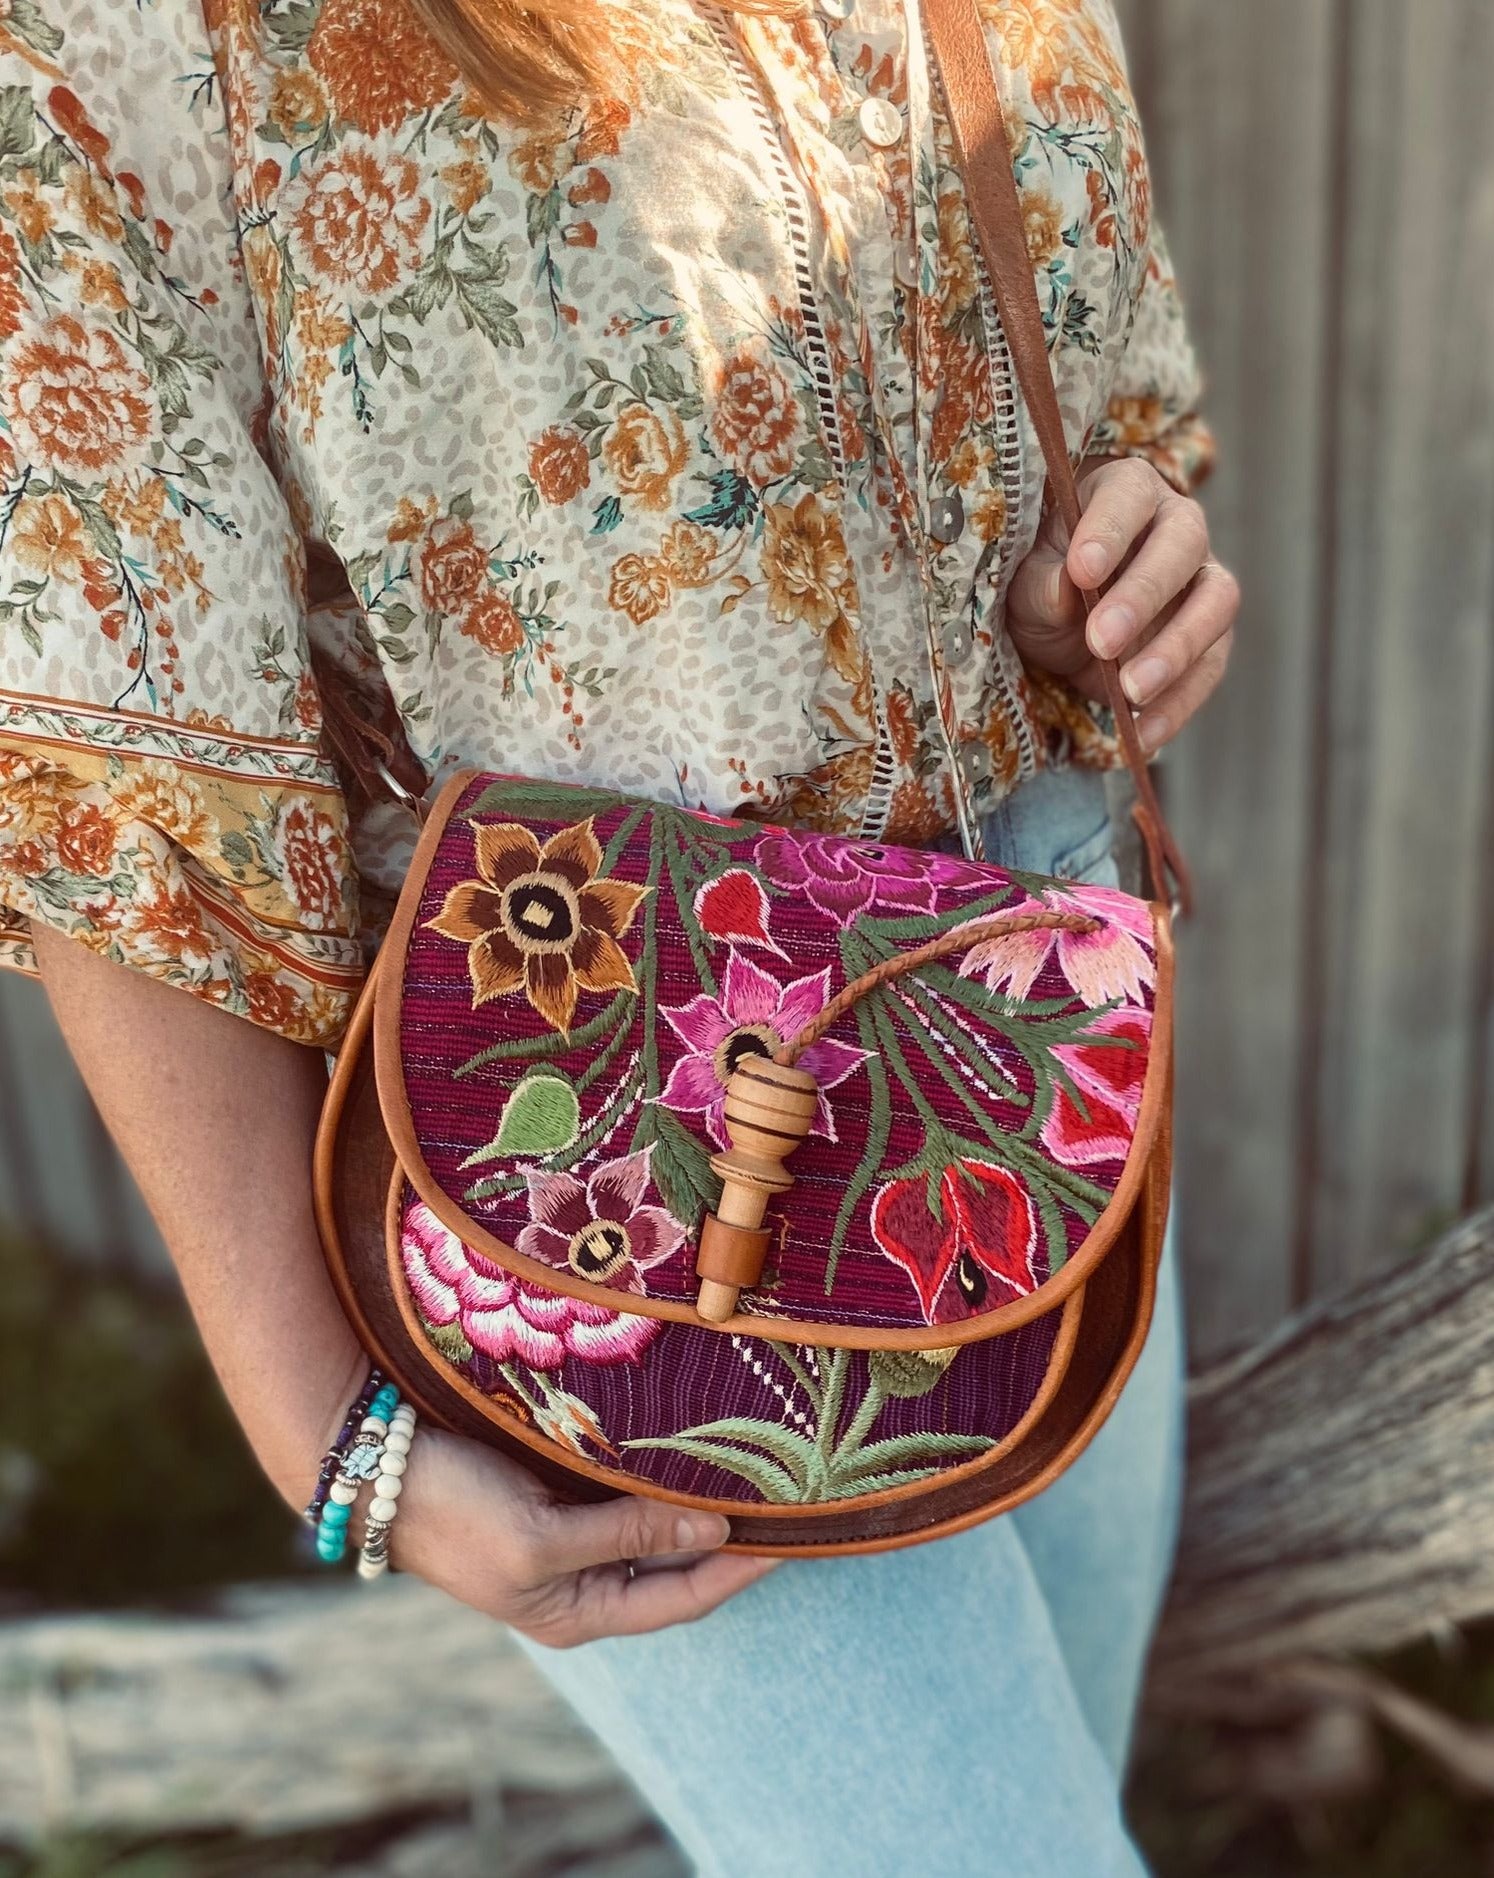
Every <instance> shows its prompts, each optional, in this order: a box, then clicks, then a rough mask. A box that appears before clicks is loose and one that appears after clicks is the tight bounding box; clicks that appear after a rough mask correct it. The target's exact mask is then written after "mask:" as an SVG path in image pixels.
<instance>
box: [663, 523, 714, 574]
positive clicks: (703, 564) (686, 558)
mask: <svg viewBox="0 0 1494 1878" xmlns="http://www.w3.org/2000/svg"><path fill="white" fill-rule="evenodd" d="M659 560H660V562H661V563H662V565H663V567H664V569H665V571H666V573H667V574H668V576H669V578H670V580H672V581H673V582H674V584H675V585H676V586H677V587H706V586H709V585H710V583H711V581H712V579H713V578H714V570H715V561H716V540H715V537H714V536H713V535H712V533H711V531H710V529H709V528H702V527H701V525H700V523H699V522H692V521H688V520H686V521H679V522H673V523H671V524H670V526H669V528H668V529H666V530H665V533H664V539H663V541H662V542H661V543H660V544H659Z"/></svg>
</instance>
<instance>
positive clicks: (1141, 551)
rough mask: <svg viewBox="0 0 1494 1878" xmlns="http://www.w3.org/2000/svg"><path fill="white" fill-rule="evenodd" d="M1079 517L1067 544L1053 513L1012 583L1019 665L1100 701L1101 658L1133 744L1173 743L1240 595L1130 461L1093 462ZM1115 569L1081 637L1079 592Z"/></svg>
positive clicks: (1213, 666)
mask: <svg viewBox="0 0 1494 1878" xmlns="http://www.w3.org/2000/svg"><path fill="white" fill-rule="evenodd" d="M1079 500H1080V503H1081V504H1082V506H1083V509H1084V516H1083V520H1082V521H1081V522H1080V524H1079V527H1078V529H1077V530H1076V532H1075V535H1074V539H1073V540H1072V541H1066V540H1065V539H1064V535H1065V533H1066V531H1065V529H1064V526H1063V523H1062V521H1061V519H1060V518H1059V516H1058V514H1057V512H1056V510H1050V511H1049V513H1048V515H1047V516H1046V517H1045V519H1044V522H1043V527H1042V532H1041V533H1040V534H1039V536H1038V539H1037V542H1036V544H1035V545H1034V547H1033V549H1032V552H1031V553H1030V554H1029V555H1028V556H1027V557H1026V559H1025V560H1024V561H1023V562H1022V565H1021V566H1020V567H1019V568H1018V569H1017V571H1016V574H1015V575H1014V576H1013V579H1012V587H1011V594H1010V597H1009V599H1008V602H1007V626H1008V629H1009V631H1010V632H1011V636H1012V640H1013V643H1014V644H1015V645H1016V647H1017V650H1018V652H1019V653H1020V654H1021V655H1022V657H1023V659H1024V660H1025V661H1026V662H1027V663H1028V664H1029V665H1034V666H1037V667H1038V668H1039V669H1040V670H1042V671H1048V672H1055V673H1057V674H1058V675H1059V676H1060V677H1062V678H1066V679H1068V681H1069V683H1070V684H1072V685H1074V686H1075V687H1076V688H1077V689H1078V690H1080V691H1082V692H1083V693H1084V695H1085V696H1086V697H1090V698H1103V697H1104V695H1105V694H1104V687H1103V684H1102V681H1101V678H1100V670H1099V666H1098V664H1097V663H1096V661H1097V660H1098V659H1107V658H1118V659H1123V660H1124V661H1125V662H1124V664H1123V665H1122V666H1121V683H1122V685H1123V686H1124V687H1125V692H1126V696H1127V697H1128V698H1129V699H1130V700H1131V702H1132V704H1134V705H1135V706H1136V707H1137V709H1138V712H1139V723H1138V726H1137V729H1138V733H1139V735H1140V737H1141V742H1142V747H1143V748H1144V749H1145V750H1147V751H1148V752H1151V751H1153V750H1160V749H1161V747H1162V745H1163V744H1164V743H1166V742H1168V741H1169V739H1171V738H1173V737H1175V736H1176V735H1177V734H1178V732H1179V731H1180V730H1181V729H1182V728H1183V726H1184V724H1186V723H1187V722H1188V719H1189V718H1190V717H1192V716H1193V714H1194V712H1195V711H1197V710H1198V709H1199V708H1200V707H1201V706H1202V705H1203V704H1204V703H1205V702H1206V700H1207V699H1208V698H1209V697H1210V695H1211V694H1212V693H1213V691H1214V690H1215V688H1216V687H1217V685H1218V684H1219V681H1220V679H1221V678H1223V676H1224V668H1225V666H1226V665H1227V664H1228V663H1229V655H1230V647H1231V644H1232V642H1233V640H1234V633H1235V616H1236V614H1237V613H1238V612H1239V610H1240V588H1239V583H1238V582H1237V581H1236V579H1235V577H1234V575H1233V574H1231V573H1230V572H1229V570H1228V568H1224V567H1221V566H1220V565H1219V563H1218V562H1217V561H1215V560H1213V559H1211V558H1210V555H1209V527H1208V523H1207V522H1206V521H1205V519H1204V512H1203V510H1202V509H1201V508H1200V507H1199V505H1198V504H1197V503H1196V502H1191V501H1189V499H1188V498H1187V497H1186V496H1180V495H1179V494H1178V493H1177V492H1176V490H1174V489H1173V488H1172V487H1171V485H1170V484H1169V483H1167V482H1165V481H1164V480H1163V479H1162V477H1161V476H1160V475H1159V474H1158V472H1157V471H1156V470H1155V469H1153V468H1152V466H1151V464H1150V463H1146V462H1143V461H1141V460H1140V459H1139V458H1128V459H1126V460H1124V461H1119V462H1116V461H1103V462H1099V463H1095V464H1093V465H1091V466H1090V467H1089V468H1088V469H1087V470H1085V471H1083V472H1082V473H1081V475H1080V478H1079ZM1117 570H1119V575H1118V578H1117V579H1116V581H1115V585H1114V586H1113V587H1112V588H1111V589H1110V591H1109V592H1108V593H1107V594H1106V595H1105V597H1104V598H1103V599H1102V600H1101V601H1100V603H1099V605H1098V606H1097V607H1096V608H1095V610H1094V613H1093V615H1092V616H1091V617H1090V619H1089V621H1088V626H1087V629H1086V622H1085V614H1084V602H1083V600H1082V598H1081V597H1080V589H1081V588H1084V589H1086V590H1088V591H1091V592H1092V591H1093V590H1094V589H1096V588H1097V587H1099V586H1101V585H1102V584H1103V583H1104V582H1105V581H1107V580H1109V579H1110V578H1111V576H1112V575H1115V574H1116V573H1117Z"/></svg>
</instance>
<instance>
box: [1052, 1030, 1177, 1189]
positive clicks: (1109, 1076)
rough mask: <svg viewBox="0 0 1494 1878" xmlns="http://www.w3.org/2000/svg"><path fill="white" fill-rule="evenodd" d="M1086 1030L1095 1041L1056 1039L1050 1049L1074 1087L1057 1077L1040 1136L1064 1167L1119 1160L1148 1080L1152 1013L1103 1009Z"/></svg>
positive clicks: (1128, 1148)
mask: <svg viewBox="0 0 1494 1878" xmlns="http://www.w3.org/2000/svg"><path fill="white" fill-rule="evenodd" d="M1089 1031H1090V1034H1091V1035H1092V1036H1094V1037H1095V1038H1096V1039H1097V1041H1095V1042H1092V1043H1091V1042H1080V1043H1060V1044H1056V1045H1055V1046H1054V1050H1053V1054H1054V1056H1055V1057H1057V1059H1058V1061H1059V1062H1060V1063H1061V1064H1062V1066H1063V1068H1064V1070H1065V1072H1066V1073H1067V1076H1068V1079H1069V1081H1070V1082H1071V1083H1072V1085H1073V1090H1074V1092H1075V1093H1074V1094H1071V1093H1070V1091H1069V1089H1068V1088H1067V1087H1066V1086H1065V1085H1064V1083H1062V1082H1059V1084H1058V1086H1057V1087H1056V1089H1055V1091H1054V1096H1053V1108H1052V1112H1051V1113H1050V1114H1049V1116H1048V1119H1047V1121H1046V1122H1044V1124H1043V1135H1042V1139H1043V1146H1044V1147H1045V1148H1046V1149H1047V1150H1048V1152H1049V1153H1050V1154H1051V1155H1052V1156H1053V1158H1054V1160H1055V1161H1061V1162H1062V1163H1063V1165H1064V1166H1065V1167H1090V1166H1093V1165H1094V1164H1095V1163H1096V1162H1098V1161H1123V1160H1124V1159H1125V1158H1126V1156H1127V1155H1128V1154H1129V1153H1130V1151H1131V1137H1132V1136H1133V1135H1134V1134H1135V1132H1136V1117H1137V1115H1138V1113H1139V1112H1140V1109H1141V1091H1142V1085H1143V1083H1144V1082H1145V1081H1146V1066H1147V1045H1148V1042H1149V1041H1150V1038H1151V1032H1152V1014H1151V1012H1150V1011H1146V1010H1125V1009H1122V1010H1117V1011H1106V1012H1105V1013H1104V1015H1103V1016H1101V1017H1097V1018H1096V1019H1095V1020H1094V1022H1093V1023H1092V1024H1091V1025H1090V1026H1089ZM1075 1094H1077V1098H1078V1100H1077V1101H1076V1100H1075ZM1081 1104H1082V1107H1081V1106H1080V1105H1081Z"/></svg>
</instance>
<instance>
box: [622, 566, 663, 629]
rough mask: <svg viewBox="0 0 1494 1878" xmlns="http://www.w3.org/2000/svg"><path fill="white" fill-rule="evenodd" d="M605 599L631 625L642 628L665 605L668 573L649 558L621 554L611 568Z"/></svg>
mask: <svg viewBox="0 0 1494 1878" xmlns="http://www.w3.org/2000/svg"><path fill="white" fill-rule="evenodd" d="M607 600H608V603H609V604H610V605H611V606H614V607H615V608H616V609H617V610H618V612H620V613H626V614H627V616H628V618H629V619H630V620H631V621H632V622H633V624H634V625H635V626H646V625H647V624H648V622H649V621H650V620H651V619H655V618H657V617H658V615H659V614H660V613H662V612H663V611H664V609H665V607H667V606H668V605H669V600H670V586H669V573H668V570H667V569H666V567H665V565H664V563H663V562H662V561H660V560H657V559H655V558H654V557H653V556H651V555H649V556H645V555H642V554H625V555H624V556H623V557H622V559H621V560H620V561H618V562H616V563H615V564H614V566H613V569H612V578H611V580H610V581H609V582H608V584H607Z"/></svg>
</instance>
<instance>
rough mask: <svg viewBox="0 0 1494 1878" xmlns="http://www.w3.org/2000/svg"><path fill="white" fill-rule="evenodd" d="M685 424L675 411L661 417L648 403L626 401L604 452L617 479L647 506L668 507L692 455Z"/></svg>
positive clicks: (627, 490) (613, 475) (620, 485)
mask: <svg viewBox="0 0 1494 1878" xmlns="http://www.w3.org/2000/svg"><path fill="white" fill-rule="evenodd" d="M689 453H690V452H689V446H688V444H687V443H686V441H685V432H684V427H683V425H682V424H681V423H680V420H679V418H678V417H676V416H675V414H674V412H673V411H671V410H667V409H666V410H665V412H664V413H663V415H662V416H661V415H660V414H659V413H658V412H657V411H655V410H653V409H652V408H651V407H650V406H649V405H646V404H625V405H624V406H623V408H622V409H621V410H620V411H619V412H618V414H617V422H616V423H615V424H614V425H613V427H612V430H611V433H610V434H609V436H608V438H607V441H606V442H605V443H604V444H603V445H602V455H603V457H604V458H605V459H606V463H607V467H608V469H609V470H611V472H612V477H613V480H614V482H616V484H617V486H618V488H619V489H620V490H621V491H622V492H623V494H624V495H627V496H636V497H637V498H638V500H639V502H640V503H641V504H642V506H643V507H644V508H646V509H664V508H668V506H669V502H670V498H671V496H672V495H673V493H674V481H675V478H676V477H677V476H678V475H679V473H680V471H681V470H682V469H683V468H684V467H685V461H686V458H687V457H688V456H689Z"/></svg>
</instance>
